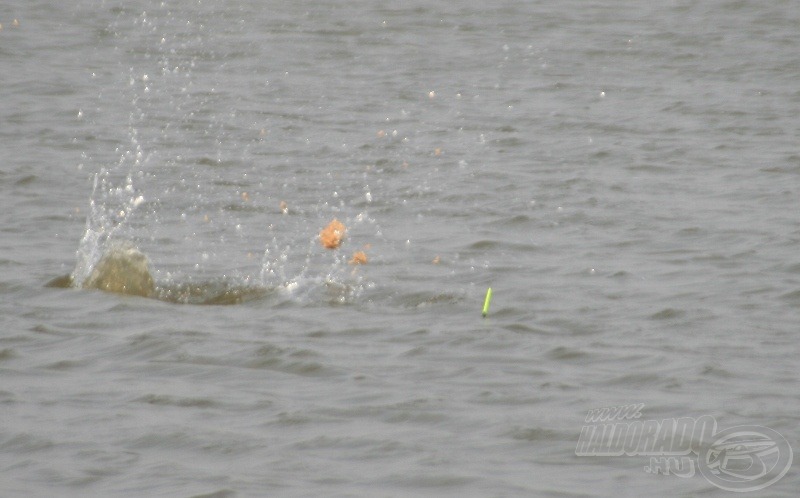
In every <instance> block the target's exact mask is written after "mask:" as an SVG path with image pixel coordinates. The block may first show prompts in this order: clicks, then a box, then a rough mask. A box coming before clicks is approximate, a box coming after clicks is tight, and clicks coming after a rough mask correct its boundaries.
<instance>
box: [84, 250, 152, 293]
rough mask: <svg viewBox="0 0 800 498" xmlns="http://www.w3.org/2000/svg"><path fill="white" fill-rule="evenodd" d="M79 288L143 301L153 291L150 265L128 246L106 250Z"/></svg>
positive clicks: (139, 253)
mask: <svg viewBox="0 0 800 498" xmlns="http://www.w3.org/2000/svg"><path fill="white" fill-rule="evenodd" d="M81 287H83V288H84V289H100V290H103V291H106V292H116V293H118V294H127V295H132V296H142V297H151V296H153V294H154V293H155V290H156V286H155V282H154V280H153V276H152V275H151V274H150V261H149V260H148V259H147V256H145V255H144V253H143V252H141V251H140V250H139V249H137V248H136V247H135V246H134V245H133V244H131V243H129V242H122V243H117V244H114V245H112V246H111V247H109V249H108V250H107V251H106V253H105V254H103V257H101V258H100V261H98V262H97V264H96V265H95V266H94V268H93V269H92V272H91V273H90V274H89V276H88V277H86V279H85V280H84V281H83V283H82V284H81Z"/></svg>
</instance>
